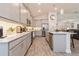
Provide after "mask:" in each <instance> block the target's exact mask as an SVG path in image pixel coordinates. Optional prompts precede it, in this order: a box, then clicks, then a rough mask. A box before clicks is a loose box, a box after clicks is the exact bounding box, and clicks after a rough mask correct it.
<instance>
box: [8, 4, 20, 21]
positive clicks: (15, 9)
mask: <svg viewBox="0 0 79 59" xmlns="http://www.w3.org/2000/svg"><path fill="white" fill-rule="evenodd" d="M9 12H10V16H9V17H10V19H12V20H14V21H17V22H20V20H19V18H20V16H19V13H20V10H19V3H11V4H10V11H9Z"/></svg>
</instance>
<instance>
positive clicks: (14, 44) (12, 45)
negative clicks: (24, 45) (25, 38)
mask: <svg viewBox="0 0 79 59" xmlns="http://www.w3.org/2000/svg"><path fill="white" fill-rule="evenodd" d="M21 41H22V38H18V39H16V40H15V41H12V42H10V43H9V49H12V48H13V47H14V46H16V45H18V44H19V43H20V42H21Z"/></svg>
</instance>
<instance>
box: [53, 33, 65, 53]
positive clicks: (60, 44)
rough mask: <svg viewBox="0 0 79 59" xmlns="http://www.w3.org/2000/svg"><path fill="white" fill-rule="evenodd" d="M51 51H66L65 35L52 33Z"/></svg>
mask: <svg viewBox="0 0 79 59" xmlns="http://www.w3.org/2000/svg"><path fill="white" fill-rule="evenodd" d="M53 51H54V52H65V51H66V35H65V34H53Z"/></svg>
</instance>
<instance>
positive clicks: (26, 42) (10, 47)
mask: <svg viewBox="0 0 79 59" xmlns="http://www.w3.org/2000/svg"><path fill="white" fill-rule="evenodd" d="M30 45H31V32H29V33H27V34H25V35H23V36H22V37H19V38H16V39H15V40H13V41H11V42H7V43H0V56H24V55H25V53H26V52H27V50H28V48H29V47H30Z"/></svg>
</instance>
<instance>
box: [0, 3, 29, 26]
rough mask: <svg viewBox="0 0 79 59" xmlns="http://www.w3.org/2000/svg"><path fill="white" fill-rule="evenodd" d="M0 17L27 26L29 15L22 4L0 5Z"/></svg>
mask: <svg viewBox="0 0 79 59" xmlns="http://www.w3.org/2000/svg"><path fill="white" fill-rule="evenodd" d="M0 16H1V17H4V18H7V19H9V20H13V21H16V22H19V23H23V24H26V25H27V23H28V22H27V19H28V20H29V16H30V13H29V10H28V9H26V7H25V6H24V5H23V4H22V3H0ZM29 23H30V22H29Z"/></svg>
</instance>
